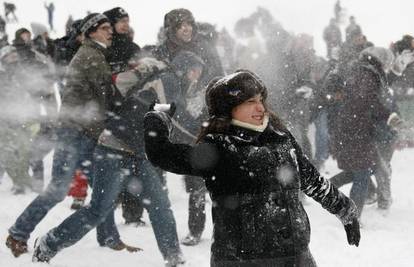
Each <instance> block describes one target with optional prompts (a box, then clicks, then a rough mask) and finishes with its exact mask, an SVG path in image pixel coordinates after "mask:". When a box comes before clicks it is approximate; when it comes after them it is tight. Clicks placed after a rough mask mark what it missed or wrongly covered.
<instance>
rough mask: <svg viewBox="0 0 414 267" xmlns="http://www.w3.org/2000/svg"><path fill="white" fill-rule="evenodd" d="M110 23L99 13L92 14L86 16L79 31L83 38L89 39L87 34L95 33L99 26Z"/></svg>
mask: <svg viewBox="0 0 414 267" xmlns="http://www.w3.org/2000/svg"><path fill="white" fill-rule="evenodd" d="M105 22H110V21H109V19H108V18H107V17H106V16H105V15H104V14H100V13H92V14H89V15H87V16H86V17H85V18H84V19H83V20H82V23H81V24H80V31H81V32H82V33H84V34H85V37H89V34H90V33H92V32H95V31H96V30H97V29H98V27H99V25H101V24H103V23H105Z"/></svg>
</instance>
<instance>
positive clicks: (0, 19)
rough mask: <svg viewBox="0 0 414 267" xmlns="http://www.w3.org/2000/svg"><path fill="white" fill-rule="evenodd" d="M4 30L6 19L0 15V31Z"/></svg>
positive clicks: (3, 31)
mask: <svg viewBox="0 0 414 267" xmlns="http://www.w3.org/2000/svg"><path fill="white" fill-rule="evenodd" d="M5 32H6V21H5V20H4V19H3V17H2V16H0V33H5Z"/></svg>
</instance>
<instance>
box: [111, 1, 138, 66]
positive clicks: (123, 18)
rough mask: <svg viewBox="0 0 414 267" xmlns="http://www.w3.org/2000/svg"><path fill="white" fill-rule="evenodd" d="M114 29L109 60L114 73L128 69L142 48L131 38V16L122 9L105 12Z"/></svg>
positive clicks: (116, 8)
mask: <svg viewBox="0 0 414 267" xmlns="http://www.w3.org/2000/svg"><path fill="white" fill-rule="evenodd" d="M104 14H105V16H107V17H108V19H109V21H110V22H111V25H112V27H113V31H114V33H113V36H112V45H111V47H110V48H109V50H108V56H107V60H108V62H109V65H110V66H111V69H112V73H115V74H116V73H119V72H123V71H125V70H127V69H128V61H129V60H130V59H131V58H133V57H134V56H135V55H137V54H138V53H139V51H140V50H141V49H140V47H139V46H138V45H137V44H135V43H134V42H133V41H132V40H131V39H130V37H129V29H130V26H129V15H128V13H127V12H126V11H125V10H124V9H123V8H121V7H115V8H112V9H110V10H107V11H105V12H104Z"/></svg>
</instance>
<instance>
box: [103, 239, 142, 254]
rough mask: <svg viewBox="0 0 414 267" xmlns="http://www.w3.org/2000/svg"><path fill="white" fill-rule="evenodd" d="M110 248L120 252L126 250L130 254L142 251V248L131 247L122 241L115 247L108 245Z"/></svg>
mask: <svg viewBox="0 0 414 267" xmlns="http://www.w3.org/2000/svg"><path fill="white" fill-rule="evenodd" d="M107 247H108V248H110V249H113V250H116V251H120V250H124V249H126V250H127V251H128V252H131V253H133V252H138V251H142V249H141V248H139V247H133V246H130V245H127V244H125V243H124V242H122V241H120V242H119V243H117V244H115V245H107Z"/></svg>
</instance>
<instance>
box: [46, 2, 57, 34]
mask: <svg viewBox="0 0 414 267" xmlns="http://www.w3.org/2000/svg"><path fill="white" fill-rule="evenodd" d="M45 8H46V10H47V22H48V23H49V27H50V30H52V31H54V30H55V29H54V27H53V13H54V12H55V5H54V4H53V2H50V3H49V4H48V5H47V4H46V3H45Z"/></svg>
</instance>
